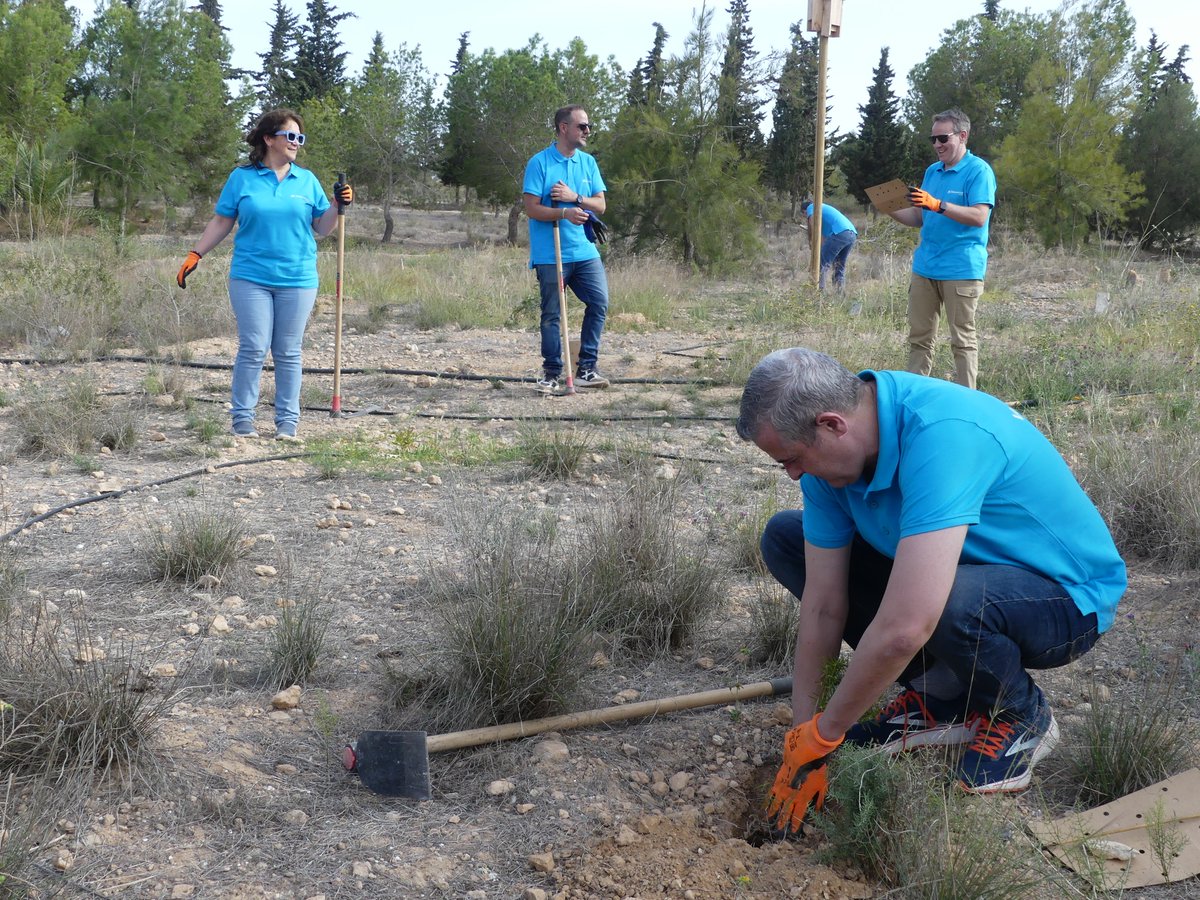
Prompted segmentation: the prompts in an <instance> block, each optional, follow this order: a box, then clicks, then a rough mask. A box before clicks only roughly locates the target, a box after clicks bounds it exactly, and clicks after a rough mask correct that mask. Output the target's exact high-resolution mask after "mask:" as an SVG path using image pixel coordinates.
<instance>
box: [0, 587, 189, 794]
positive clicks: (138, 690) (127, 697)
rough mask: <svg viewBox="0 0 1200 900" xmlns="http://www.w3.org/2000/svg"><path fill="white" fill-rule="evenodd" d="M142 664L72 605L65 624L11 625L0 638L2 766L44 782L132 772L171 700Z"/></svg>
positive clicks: (141, 762)
mask: <svg viewBox="0 0 1200 900" xmlns="http://www.w3.org/2000/svg"><path fill="white" fill-rule="evenodd" d="M66 633H71V634H73V638H67V637H64V634H66ZM147 668H148V666H147V665H146V664H145V663H144V661H143V660H142V659H141V658H140V656H139V655H138V654H136V653H135V652H134V651H133V650H132V648H130V647H129V646H126V645H124V644H116V645H113V644H112V643H111V642H110V641H107V640H104V639H102V638H101V637H99V636H98V635H95V634H93V633H92V632H91V631H90V629H89V628H88V626H87V624H86V622H85V621H84V619H83V618H82V615H81V614H80V613H79V612H78V611H74V612H73V615H72V618H71V620H70V621H68V622H67V623H65V624H64V623H60V622H58V621H55V620H48V619H44V620H39V621H36V622H34V623H32V624H31V625H30V626H29V628H28V629H27V630H26V631H17V630H13V629H10V631H9V633H8V635H7V638H6V640H5V641H4V642H3V645H2V646H0V697H3V698H4V705H3V707H2V708H0V772H10V773H16V774H18V775H34V776H37V777H38V778H39V779H43V780H45V781H48V782H50V783H59V782H62V781H65V780H69V779H70V778H72V777H75V776H78V775H86V776H89V777H90V776H93V775H94V776H96V777H104V776H109V775H115V776H118V777H119V778H121V779H123V780H126V781H130V780H131V779H133V778H134V777H135V776H137V775H138V773H139V771H140V769H141V767H142V766H143V765H144V764H145V763H146V762H147V760H148V754H149V747H150V743H151V738H152V737H153V735H154V733H155V732H156V730H157V728H158V724H159V721H160V720H161V719H162V717H163V716H164V715H165V714H166V712H167V710H168V709H169V708H170V706H171V705H172V703H173V702H174V698H173V696H172V695H171V694H170V693H158V692H156V691H155V690H153V689H152V688H151V686H150V684H149V683H148V682H147V681H146V679H145V676H144V672H145V671H146V670H147Z"/></svg>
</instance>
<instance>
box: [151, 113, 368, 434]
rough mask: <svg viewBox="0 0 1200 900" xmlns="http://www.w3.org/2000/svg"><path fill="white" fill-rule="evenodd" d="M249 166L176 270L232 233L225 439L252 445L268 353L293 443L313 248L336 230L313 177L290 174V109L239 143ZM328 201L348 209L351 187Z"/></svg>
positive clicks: (280, 416) (279, 423)
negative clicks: (229, 419)
mask: <svg viewBox="0 0 1200 900" xmlns="http://www.w3.org/2000/svg"><path fill="white" fill-rule="evenodd" d="M246 143H247V144H249V145H250V161H249V162H248V163H246V164H245V165H242V166H238V167H237V168H236V169H234V170H233V172H232V173H230V175H229V179H228V180H227V181H226V182H225V187H224V188H222V190H221V196H220V197H219V198H218V199H217V206H216V212H215V213H214V214H213V217H212V219H210V220H209V223H208V225H207V226H205V229H204V233H203V234H201V235H200V239H199V240H198V241H196V246H195V248H194V249H193V250H192V252H190V253H189V254H188V256H187V259H186V260H185V261H184V263H183V265H182V266H180V268H179V274H178V275H177V276H176V279H175V280H176V282H177V283H178V284H179V286H180V287H181V288H186V287H187V277H188V275H190V274H191V273H192V272H193V271H194V270H195V268H196V266H197V265H198V264H199V262H200V260H201V259H202V258H203V257H204V254H206V253H208V252H209V251H210V250H212V249H213V248H214V247H215V246H217V244H219V243H221V241H223V240H224V239H225V237H226V236H227V235H228V234H229V232H231V231H232V230H233V226H234V225H235V224H236V225H237V233H236V234H235V235H234V236H233V260H232V262H231V263H230V266H229V301H230V304H231V305H232V306H233V314H234V317H235V318H236V319H237V329H238V351H237V358H236V360H235V362H234V365H233V387H232V390H231V401H232V416H233V433H234V434H236V435H239V436H241V437H258V432H257V431H256V430H255V428H254V415H255V410H256V408H257V406H258V390H259V381H260V380H261V378H262V369H263V363H264V361H265V360H266V358H267V351H268V350H270V351H271V358H272V360H273V361H274V363H275V438H276V439H277V440H296V426H297V425H298V423H299V421H300V373H301V362H300V344H301V341H302V340H303V338H304V326H305V325H306V324H307V322H308V317H309V314H310V313H311V312H312V308H313V303H314V302H315V301H316V299H317V242H316V236H320V237H324V236H325V235H327V234H329V232H331V231H332V230H333V228H334V226H335V225H336V224H337V207H336V206H333V205H331V204H330V203H329V201H328V200H327V199H326V197H325V191H324V190H323V189H322V187H321V185H320V183H319V182H318V181H317V179H316V176H314V175H313V173H312V172H310V171H308V170H307V169H302V168H301V167H300V166H298V165H296V153H297V152H298V151H299V149H300V147H301V146H302V145H303V144H304V123H303V120H301V118H300V116H299V114H298V113H296V112H293V111H292V110H290V109H273V110H271V111H270V112H267V113H264V114H263V116H262V118H260V119H259V120H258V122H257V124H255V126H254V127H253V128H252V129H251V130H250V133H249V134H248V135H246ZM333 194H334V197H336V198H338V199H339V200H340V202H341V204H342V205H343V206H346V205H348V204H350V203H351V202H353V199H354V192H353V191H352V190H351V188H350V185H348V184H343V183H342V182H340V181H339V182H338V183H337V184H335V185H334V186H333Z"/></svg>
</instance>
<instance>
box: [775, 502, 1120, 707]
mask: <svg viewBox="0 0 1200 900" xmlns="http://www.w3.org/2000/svg"><path fill="white" fill-rule="evenodd" d="M762 555H763V561H764V562H765V563H766V564H767V569H768V570H770V572H771V574H772V575H773V576H775V579H776V580H777V581H778V582H779V583H780V584H782V585H783V586H784V587H785V588H787V589H788V590H789V591H791V592H792V593H793V594H795V595H796V596H797V597H799V596H801V594H802V593H803V592H804V581H805V569H804V523H803V516H802V514H801V512H800V511H799V510H784V511H782V512H778V513H776V514H775V515H774V516H772V517H771V520H770V521H769V522H767V527H766V528H765V529H764V530H763V536H762ZM891 573H892V560H891V559H890V558H888V557H886V556H884V555H883V554H882V553H880V552H878V551H877V550H875V549H874V548H873V547H871V545H870V544H868V543H867V542H866V541H864V540H863V539H862V538H861V537H859V536H857V535H855V537H854V542H853V544H852V545H851V548H850V576H849V585H848V588H849V592H850V609H849V615H848V616H847V618H846V625H845V629H844V632H843V638H844V639H845V641H846V643H847V644H849V645H850V646H851V647H857V646H858V642H859V641H860V640H861V639H862V636H863V634H864V632H866V630H867V626H869V625H870V624H871V622H872V620H874V618H875V614H876V613H877V612H879V604H880V602H881V601H882V600H883V592H884V590H885V589H886V588H887V583H888V578H889V577H890V576H891ZM1098 637H1099V634H1098V632H1097V626H1096V614H1095V613H1088V614H1087V615H1084V614H1083V613H1081V612H1080V611H1079V607H1077V606H1076V605H1075V601H1073V600H1072V599H1071V597H1070V596H1069V595H1068V594H1067V592H1066V591H1065V590H1064V589H1063V588H1062V586H1061V585H1058V584H1056V583H1055V582H1053V581H1051V580H1049V579H1048V578H1043V577H1042V576H1041V575H1038V574H1036V573H1035V572H1030V571H1027V570H1025V569H1021V568H1017V567H1015V566H995V565H967V564H962V565H960V566H959V567H958V574H957V575H956V576H955V579H954V584H953V586H952V587H951V588H950V597H949V599H948V600H947V602H946V609H945V610H944V611H943V613H942V617H941V619H940V620H939V621H938V623H937V627H935V628H934V631H933V634H932V635H930V637H929V640H928V642H927V643H926V644H925V647H924V648H923V649H922V650H921V651H920V652H919V653H918V654H917V655H916V656H915V657H914V658H913V659H912V661H911V662H909V664H908V666H907V667H906V668H905V669H904V671H903V672H902V673H900V677H899V678H898V679H897V681H899V682H900V683H901V684H903V685H904V686H905V687H912V686H913V683H914V682H915V681H917V680H918V679H921V678H923V677H925V676H926V675H927V674H928V673H929V672H932V671H934V670H935V669H937V668H942V667H945V668H948V669H949V670H950V672H951V673H953V676H955V677H954V678H952V679H949V683H951V684H956V685H957V686H958V690H959V691H961V693H959V694H958V696H957V697H952V696H949V695H948V696H946V697H943V698H939V699H944V700H955V701H957V702H958V704H959V705H960V708H961V709H963V711H964V712H980V713H983V714H985V715H987V716H989V717H991V715H992V714H993V712H994V711H996V710H1007V711H1009V712H1011V713H1013V714H1015V715H1016V716H1017V717H1018V718H1021V719H1025V720H1028V721H1034V720H1036V718H1037V713H1038V708H1039V703H1040V697H1041V693H1040V691H1039V689H1038V687H1037V685H1036V684H1035V683H1034V681H1033V678H1031V677H1030V675H1029V673H1028V672H1027V671H1026V670H1027V669H1054V668H1058V667H1059V666H1065V665H1066V664H1067V663H1069V662H1071V661H1072V660H1074V659H1077V658H1078V657H1080V656H1082V655H1083V654H1084V653H1086V652H1087V651H1088V650H1090V649H1091V648H1092V645H1093V644H1095V643H1096V639H1097V638H1098ZM939 664H940V666H939Z"/></svg>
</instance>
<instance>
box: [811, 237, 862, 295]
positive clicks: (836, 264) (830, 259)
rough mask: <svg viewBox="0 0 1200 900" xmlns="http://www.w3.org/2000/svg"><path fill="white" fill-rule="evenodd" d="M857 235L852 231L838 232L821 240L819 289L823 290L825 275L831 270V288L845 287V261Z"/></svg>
mask: <svg viewBox="0 0 1200 900" xmlns="http://www.w3.org/2000/svg"><path fill="white" fill-rule="evenodd" d="M857 241H858V235H857V234H855V233H854V232H853V231H839V232H838V233H837V234H831V235H830V236H829V237H827V238H823V239H822V240H821V281H820V285H819V287H820V289H821V290H825V274H826V273H827V272H828V271H829V269H830V267H832V268H833V286H834V287H836V288H841V287H845V285H846V260H848V259H849V258H850V251H851V250H853V249H854V245H855V243H856V242H857Z"/></svg>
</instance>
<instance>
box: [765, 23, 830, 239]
mask: <svg viewBox="0 0 1200 900" xmlns="http://www.w3.org/2000/svg"><path fill="white" fill-rule="evenodd" d="M791 34H792V45H791V48H790V49H789V50H788V55H787V58H786V59H785V60H784V63H783V70H782V71H781V72H780V74H779V81H778V84H777V85H776V90H775V106H774V109H773V110H772V113H771V125H772V127H771V137H770V139H769V140H768V141H767V156H766V166H765V168H764V170H763V175H764V181H765V182H766V184H767V185H768V186H769V187H771V188H773V189H774V190H776V191H778V192H779V193H780V194H782V195H784V196H786V197H787V198H788V199H789V201H790V204H791V216H792V217H793V218H794V217H795V215H796V205H797V203H799V201H800V200H801V199H802V198H803V196H804V195H805V194H806V193H808V191H809V190H811V187H812V181H813V164H812V159H813V147H814V146H815V144H816V139H817V135H816V122H817V66H818V54H819V51H820V44H819V41H820V39H819V38H817V37H813V38H812V39H811V40H808V39H806V38H805V37H804V28H803V24H802V23H800V22H797V23H796V24H794V25H792V27H791Z"/></svg>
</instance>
